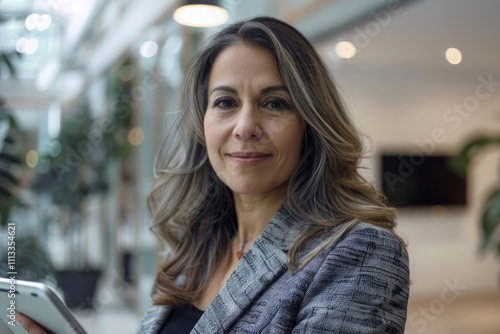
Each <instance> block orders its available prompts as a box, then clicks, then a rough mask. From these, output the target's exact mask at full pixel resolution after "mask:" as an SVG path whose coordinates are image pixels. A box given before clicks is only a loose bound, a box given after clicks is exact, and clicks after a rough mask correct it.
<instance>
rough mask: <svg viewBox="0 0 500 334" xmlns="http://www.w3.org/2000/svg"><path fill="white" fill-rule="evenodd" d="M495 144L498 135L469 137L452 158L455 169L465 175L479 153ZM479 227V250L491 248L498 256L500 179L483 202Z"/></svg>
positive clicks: (499, 248) (485, 250)
mask: <svg viewBox="0 0 500 334" xmlns="http://www.w3.org/2000/svg"><path fill="white" fill-rule="evenodd" d="M496 145H498V146H500V136H487V135H479V136H476V137H473V138H471V139H470V140H469V141H468V142H467V143H466V144H465V145H464V146H463V147H462V149H461V151H460V152H459V154H458V155H457V156H456V158H455V159H454V161H453V165H454V167H455V169H456V170H457V171H458V172H459V173H461V174H462V175H466V174H467V171H469V169H470V167H471V165H472V162H473V160H474V159H475V158H476V157H477V156H478V155H479V153H480V152H483V151H484V150H485V149H486V148H489V147H492V146H496ZM480 228H481V238H482V240H481V246H480V250H481V252H482V253H485V252H487V251H489V250H491V251H493V252H495V253H496V255H497V256H499V257H500V236H499V234H500V180H498V179H497V182H496V184H494V185H492V188H491V190H490V193H489V195H488V196H487V197H486V199H485V201H484V203H483V208H482V214H481V221H480Z"/></svg>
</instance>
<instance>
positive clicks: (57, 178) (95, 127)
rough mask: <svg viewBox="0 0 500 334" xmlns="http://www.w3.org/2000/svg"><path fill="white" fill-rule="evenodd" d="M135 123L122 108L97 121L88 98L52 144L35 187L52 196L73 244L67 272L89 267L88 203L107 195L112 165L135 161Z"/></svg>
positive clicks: (71, 113) (67, 118)
mask: <svg viewBox="0 0 500 334" xmlns="http://www.w3.org/2000/svg"><path fill="white" fill-rule="evenodd" d="M119 88H120V89H122V90H123V89H124V88H123V86H121V87H119ZM117 101H118V99H117ZM122 107H123V106H122ZM130 124H131V121H130V112H126V113H125V112H124V111H123V110H122V109H119V108H118V107H117V106H114V108H113V109H112V110H111V112H110V113H109V114H107V113H105V114H103V115H102V116H100V117H99V118H94V117H92V111H91V109H90V106H89V104H88V102H87V100H86V99H85V98H83V99H82V100H80V101H79V103H77V104H76V105H74V107H73V109H72V110H70V111H69V112H68V113H67V114H66V115H65V117H64V118H63V119H62V124H61V131H60V133H59V135H58V136H57V137H56V138H53V139H52V140H51V143H50V145H49V146H50V151H49V152H48V153H47V154H45V155H43V156H42V157H41V159H40V163H39V168H38V176H37V180H36V182H35V183H34V184H33V186H32V188H33V190H35V192H38V193H40V194H45V195H48V197H49V198H50V199H51V201H52V203H53V204H55V205H57V207H58V208H59V211H60V212H61V213H62V214H61V215H60V222H61V231H62V232H63V234H64V235H65V238H66V240H67V241H68V243H67V244H66V247H67V249H66V252H67V253H68V254H69V258H67V259H66V261H65V262H66V265H65V267H66V268H67V269H84V268H88V267H89V264H88V261H87V257H86V250H85V247H86V243H85V241H84V240H87V237H88V236H86V235H84V233H82V231H83V230H84V228H83V224H84V223H85V219H84V218H83V216H84V214H83V212H84V209H85V203H86V200H87V199H88V198H89V196H90V195H93V194H105V193H107V192H108V190H109V188H110V181H109V179H110V177H111V176H110V175H109V166H110V164H111V163H112V162H120V161H123V160H124V159H126V158H127V157H129V156H130V154H131V152H132V146H131V144H130V143H129V142H128V139H127V135H128V132H129V130H130ZM77 240H78V241H77ZM82 240H83V241H82Z"/></svg>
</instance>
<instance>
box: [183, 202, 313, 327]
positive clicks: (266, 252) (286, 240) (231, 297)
mask: <svg viewBox="0 0 500 334" xmlns="http://www.w3.org/2000/svg"><path fill="white" fill-rule="evenodd" d="M304 228H305V227H304V226H301V225H300V224H298V223H297V222H296V221H294V220H293V219H292V217H291V216H290V215H288V214H286V210H285V209H284V208H282V209H280V210H279V211H278V213H276V215H275V216H274V217H273V219H272V221H271V222H270V223H269V224H268V226H267V227H266V229H265V230H264V232H263V233H262V235H261V236H260V237H259V238H258V239H257V240H256V241H255V243H254V244H253V246H252V247H251V248H250V249H249V250H248V251H247V253H245V255H244V256H243V258H242V259H241V260H240V263H239V264H238V267H236V269H235V271H234V272H233V273H232V275H231V276H230V278H229V279H228V281H227V282H226V284H225V285H224V287H223V288H222V289H221V291H220V292H219V294H218V295H217V297H216V298H215V299H214V301H213V302H212V304H211V305H210V307H209V308H208V309H207V310H206V311H205V313H204V314H203V316H202V317H201V319H200V320H199V321H198V323H197V324H196V326H195V328H194V329H193V331H192V333H203V334H206V333H223V332H226V331H227V330H229V329H230V328H231V326H232V325H233V323H234V322H235V321H236V320H238V318H239V317H240V316H241V315H242V314H243V313H244V312H245V310H246V309H247V308H248V307H250V306H251V305H252V303H253V301H254V300H256V299H257V298H258V297H259V296H260V295H261V294H262V293H263V292H264V291H265V290H266V289H267V288H268V287H269V286H270V285H271V284H272V283H273V281H274V280H276V279H277V278H278V277H279V276H280V275H281V274H283V273H284V272H285V271H286V270H287V269H288V267H287V251H288V249H289V247H290V245H291V244H292V243H293V241H295V239H296V238H297V237H298V236H299V234H300V233H301V232H302V231H303V230H304Z"/></svg>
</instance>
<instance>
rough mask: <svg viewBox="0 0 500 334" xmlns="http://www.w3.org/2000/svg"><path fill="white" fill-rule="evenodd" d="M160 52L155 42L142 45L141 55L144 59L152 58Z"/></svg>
mask: <svg viewBox="0 0 500 334" xmlns="http://www.w3.org/2000/svg"><path fill="white" fill-rule="evenodd" d="M157 52H158V44H157V43H156V42H154V41H147V42H144V43H142V45H141V49H140V53H141V56H143V57H144V58H151V57H153V56H154V55H155V54H156V53H157Z"/></svg>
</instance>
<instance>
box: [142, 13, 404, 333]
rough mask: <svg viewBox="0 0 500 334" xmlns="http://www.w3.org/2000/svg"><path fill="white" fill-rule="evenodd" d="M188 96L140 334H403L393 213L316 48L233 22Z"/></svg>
mask: <svg viewBox="0 0 500 334" xmlns="http://www.w3.org/2000/svg"><path fill="white" fill-rule="evenodd" d="M181 101H182V104H183V105H182V108H181V110H182V112H181V115H180V118H179V123H178V126H177V128H178V129H179V131H177V133H176V136H177V137H176V140H175V144H174V145H173V147H165V148H164V149H163V150H162V152H164V153H165V154H163V157H162V158H159V159H158V166H157V178H156V182H155V185H154V188H153V191H152V193H151V195H150V197H149V206H150V210H151V213H152V216H153V219H154V222H155V224H154V230H155V231H156V233H158V234H159V235H160V236H161V237H162V238H163V239H164V240H165V241H166V243H167V244H168V246H169V248H170V256H169V257H168V259H167V260H166V262H165V263H164V265H163V266H162V268H161V269H160V271H159V273H158V275H157V277H156V282H155V288H154V292H153V305H152V306H150V307H149V308H148V310H147V311H146V314H145V315H144V318H143V320H142V323H141V325H140V329H139V333H151V334H152V333H190V332H191V333H203V334H206V333H403V332H404V326H405V319H406V306H407V300H408V291H409V270H408V263H407V256H406V251H405V246H404V243H403V242H402V241H401V239H400V238H399V237H398V236H397V235H396V234H395V232H394V231H393V229H394V227H395V225H396V224H395V211H394V209H393V208H390V207H388V206H387V205H386V204H385V202H384V198H383V196H382V195H381V194H380V193H379V191H378V190H377V189H376V188H374V187H373V186H371V185H370V184H369V183H368V182H366V181H365V180H364V179H363V177H362V176H361V175H360V174H359V171H358V168H359V163H360V159H361V156H362V144H361V140H360V136H359V134H358V133H357V131H356V130H355V128H354V126H353V125H352V123H351V121H350V119H349V117H348V115H347V113H346V111H345V108H344V107H343V106H342V103H341V101H340V98H339V95H338V93H337V90H336V88H335V86H334V84H333V82H332V80H331V78H330V77H329V74H328V70H327V68H326V67H325V65H324V64H323V63H322V61H321V59H320V57H319V56H318V55H317V53H316V51H315V50H314V48H313V47H312V45H311V44H310V43H309V42H308V41H307V40H306V39H305V38H304V37H303V36H302V35H301V34H300V33H299V32H298V31H297V30H295V29H294V28H293V27H291V26H289V25H287V24H286V23H283V22H281V21H279V20H276V19H273V18H269V17H259V18H255V19H251V20H248V21H243V22H239V23H236V24H233V25H231V26H228V27H227V28H225V29H223V30H222V31H220V32H219V33H217V34H216V35H215V36H214V37H213V38H212V39H211V40H210V41H209V43H208V44H207V45H206V46H205V48H204V49H203V50H202V51H201V53H200V54H199V55H197V56H196V58H195V59H194V61H193V63H192V65H191V67H190V69H189V71H188V73H187V76H186V81H185V85H184V88H183V95H182V99H181ZM167 142H168V143H169V144H172V143H173V142H174V141H173V140H172V139H170V140H168V141H167Z"/></svg>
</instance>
